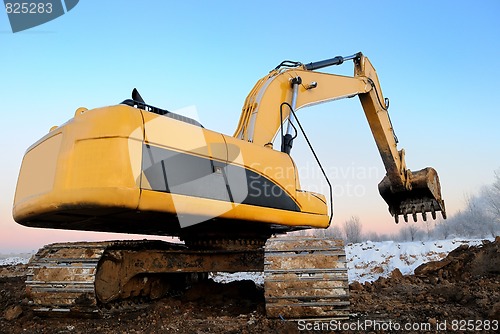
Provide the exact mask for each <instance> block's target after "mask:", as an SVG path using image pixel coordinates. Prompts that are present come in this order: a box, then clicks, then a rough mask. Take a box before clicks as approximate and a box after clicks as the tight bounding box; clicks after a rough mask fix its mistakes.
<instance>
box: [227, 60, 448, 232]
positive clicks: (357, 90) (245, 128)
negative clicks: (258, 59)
mask: <svg viewBox="0 0 500 334" xmlns="http://www.w3.org/2000/svg"><path fill="white" fill-rule="evenodd" d="M346 60H353V61H354V76H352V77H347V76H341V75H335V74H329V73H321V72H316V71H315V70H317V69H321V68H324V67H327V66H332V65H340V64H342V63H343V62H344V61H346ZM356 95H357V96H358V97H359V99H360V101H361V104H362V106H363V110H364V112H365V116H366V119H367V120H368V124H369V126H370V130H371V132H372V134H373V138H374V139H375V143H376V145H377V148H378V151H379V152H380V156H381V158H382V161H383V163H384V167H385V169H386V172H387V173H386V176H385V177H384V179H383V180H382V181H381V182H380V184H379V192H380V194H381V196H382V197H383V198H384V200H385V201H386V202H387V204H388V206H389V212H390V213H391V215H393V216H394V217H395V220H396V222H398V217H399V216H400V215H403V216H404V218H405V220H406V221H407V219H408V217H407V216H408V214H412V215H413V218H414V220H416V217H417V213H421V214H422V216H423V219H424V220H425V219H426V218H427V216H426V213H428V212H430V213H431V214H432V217H433V218H435V217H436V212H437V211H441V212H442V215H443V217H446V211H445V206H444V201H443V200H442V197H441V186H440V183H439V178H438V176H437V172H436V171H435V170H434V169H433V168H430V167H429V168H425V169H422V170H419V171H416V172H412V171H410V170H409V169H407V168H406V163H405V151H404V150H403V149H401V150H398V148H397V144H398V141H397V138H396V135H395V134H394V130H393V127H392V123H391V120H390V118H389V113H388V102H387V100H386V99H384V97H383V95H382V89H381V87H380V82H379V80H378V76H377V73H376V71H375V68H374V67H373V66H372V64H371V63H370V61H369V60H368V58H367V57H365V56H364V55H363V54H362V53H357V54H355V55H352V56H348V57H340V56H337V57H335V58H332V59H327V60H322V61H319V62H314V63H309V64H306V65H303V64H301V63H298V62H289V61H285V62H283V63H282V64H280V65H279V66H278V67H276V68H275V69H274V70H273V71H271V72H270V73H269V74H268V75H267V76H266V77H264V78H262V79H261V80H260V81H258V82H257V84H256V85H255V87H254V89H253V90H252V91H251V92H250V94H249V95H248V97H247V99H246V102H245V105H244V107H243V110H242V115H241V118H240V122H239V124H238V128H237V130H236V132H235V134H234V136H235V137H237V138H239V139H242V140H246V141H249V142H252V143H256V144H259V145H270V144H271V143H272V142H273V141H274V139H275V136H276V134H277V133H278V132H279V130H280V129H281V130H282V132H283V128H282V127H283V123H284V122H285V121H286V119H287V118H288V119H289V123H292V122H293V115H291V113H290V111H289V110H288V109H287V108H281V105H280V104H282V102H283V101H290V105H291V106H292V108H293V109H294V110H298V109H300V108H303V107H307V106H310V105H313V104H318V103H323V102H328V101H332V100H338V99H342V98H346V97H353V96H356ZM287 136H288V137H287ZM291 137H292V136H291V135H290V134H289V133H288V134H287V135H285V136H284V138H282V140H283V142H284V144H283V145H282V151H283V152H286V153H289V152H290V149H291V142H290V139H291Z"/></svg>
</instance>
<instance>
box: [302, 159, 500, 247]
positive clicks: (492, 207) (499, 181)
mask: <svg viewBox="0 0 500 334" xmlns="http://www.w3.org/2000/svg"><path fill="white" fill-rule="evenodd" d="M403 224H405V225H404V226H403V227H402V228H401V229H400V230H399V232H398V233H396V234H379V233H377V232H368V233H364V232H363V229H362V226H363V225H362V223H361V221H360V219H359V217H358V216H352V217H350V218H349V219H347V220H346V221H344V222H343V223H342V224H340V225H339V224H332V226H330V227H329V228H328V229H325V230H307V231H301V232H299V234H302V235H306V234H309V235H311V234H313V235H317V236H322V237H324V236H327V237H332V238H340V239H344V241H345V242H346V243H358V242H362V241H366V240H371V241H386V240H394V241H424V240H436V239H449V238H454V237H464V238H494V237H495V236H497V235H500V168H499V169H498V170H496V171H495V172H494V181H493V184H491V185H488V186H484V187H483V188H482V189H481V190H480V191H479V193H478V194H475V195H471V196H468V197H467V198H466V201H465V206H464V209H462V210H460V211H459V212H457V213H456V214H454V215H453V216H451V217H449V218H448V219H446V220H445V219H438V220H429V219H428V220H427V221H425V222H423V224H422V223H421V222H416V223H415V222H409V223H403Z"/></svg>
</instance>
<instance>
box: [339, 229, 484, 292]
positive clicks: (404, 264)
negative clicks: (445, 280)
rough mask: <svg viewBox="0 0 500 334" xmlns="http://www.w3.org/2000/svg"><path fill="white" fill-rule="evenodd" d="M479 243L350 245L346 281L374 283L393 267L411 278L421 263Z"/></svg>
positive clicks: (455, 240) (386, 242)
mask: <svg viewBox="0 0 500 334" xmlns="http://www.w3.org/2000/svg"><path fill="white" fill-rule="evenodd" d="M481 243H482V240H478V239H465V240H464V239H451V240H434V241H413V242H396V241H383V242H371V241H366V242H362V243H358V244H349V245H347V246H346V257H347V267H348V275H349V282H350V283H352V282H354V281H358V282H360V283H364V282H373V281H376V280H377V279H378V278H379V277H388V276H389V274H390V273H391V272H392V271H393V270H394V269H396V268H398V269H399V270H400V271H401V273H402V274H403V275H410V274H413V272H414V270H415V268H417V267H418V266H420V265H421V264H423V263H426V262H430V261H438V260H441V259H442V258H444V257H446V256H447V255H448V253H449V252H451V251H452V250H454V249H455V248H457V247H459V246H460V245H464V244H465V245H469V246H473V245H479V244H481Z"/></svg>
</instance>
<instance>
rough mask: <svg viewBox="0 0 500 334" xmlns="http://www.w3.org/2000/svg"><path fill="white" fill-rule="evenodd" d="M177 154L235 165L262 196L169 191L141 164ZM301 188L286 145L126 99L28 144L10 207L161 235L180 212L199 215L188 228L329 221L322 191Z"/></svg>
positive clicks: (60, 221)
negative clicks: (277, 194)
mask: <svg viewBox="0 0 500 334" xmlns="http://www.w3.org/2000/svg"><path fill="white" fill-rule="evenodd" d="M158 152H160V153H158ZM164 152H167V153H164ZM148 154H149V155H155V154H156V155H157V156H156V157H155V156H151V157H149V156H148ZM158 154H167V155H168V156H158ZM178 157H181V158H182V159H188V161H191V160H189V159H198V160H195V161H200V162H203V163H205V162H208V163H211V164H214V166H215V165H220V166H221V167H220V168H222V169H224V171H226V169H227V171H226V172H225V173H229V174H228V175H227V176H229V177H233V178H235V175H234V174H235V173H236V174H237V173H240V174H239V177H240V181H243V183H245V182H246V183H248V184H247V185H245V186H248V189H249V195H248V196H247V197H250V196H251V195H252V196H255V195H256V194H257V195H259V196H260V195H262V196H264V198H261V199H259V201H258V202H257V204H255V203H253V204H252V203H250V204H249V203H248V202H249V200H248V199H247V197H244V196H243V197H241V198H239V199H238V198H232V199H231V200H227V199H226V200H224V199H223V198H222V199H221V198H206V197H203V195H202V196H196V195H192V196H189V195H186V194H183V193H182V191H183V189H184V188H182V186H184V184H181V188H180V189H181V190H180V192H181V193H170V192H169V191H174V190H175V189H174V188H175V187H172V185H170V184H169V185H165V187H170V188H172V189H173V190H172V189H167V190H166V189H155V187H156V188H157V187H158V185H157V184H158V182H157V181H158V180H154V178H152V177H151V175H149V174H148V171H149V169H148V167H149V168H150V169H151V170H154V169H155V168H157V169H158V168H159V167H158V166H159V165H160V164H163V163H164V162H168V161H169V158H172V159H174V160H175V159H177V158H178ZM148 159H149V160H151V161H150V162H149V165H148V163H147V161H146V160H148ZM183 167H184V168H186V169H188V170H189V168H195V167H196V166H189V165H186V166H183ZM150 174H151V173H150ZM218 174H220V175H222V173H221V170H220V169H217V167H214V171H213V173H212V174H210V175H208V177H209V179H207V180H208V181H207V182H212V181H211V180H212V179H211V178H214V177H215V180H218V179H217V178H218V177H219V179H222V176H218ZM247 175H251V176H250V177H248V176H247ZM236 176H238V175H236ZM242 177H243V178H245V179H241V178H242ZM252 177H254V178H256V181H255V182H257V181H258V182H260V183H257V184H258V185H262V180H265V182H267V183H266V185H267V184H272V185H273V186H274V187H277V188H276V189H279V190H280V191H282V194H281V196H282V197H283V198H285V199H287V201H288V202H287V203H288V204H287V205H293V206H294V207H296V209H295V211H293V210H290V209H280V208H279V207H278V208H277V207H272V203H271V202H272V201H273V200H274V199H273V194H272V193H271V192H270V193H269V194H265V193H264V191H265V190H266V189H265V188H262V189H257V190H255V191H254V192H253V194H252V193H250V192H251V187H252V186H253V184H252V182H253V179H252ZM257 178H258V180H257ZM262 178H263V179H262ZM236 180H237V179H236ZM259 180H260V181H259ZM169 181H171V180H169ZM195 181H197V180H196V179H195V180H193V182H195ZM237 181H238V180H237ZM155 182H156V184H155ZM164 182H165V183H172V182H167V181H166V179H165V181H164ZM187 183H189V182H187ZM162 184H163V183H162ZM208 184H209V185H210V183H208ZM192 187H197V184H196V183H195V184H194V185H193V186H192ZM216 187H217V185H215V187H214V188H216ZM298 187H299V182H298V179H297V172H296V168H295V165H294V162H293V161H292V159H291V158H290V156H289V155H287V154H284V153H281V152H278V151H275V150H272V149H269V148H266V147H262V146H258V145H255V144H252V143H248V142H245V141H242V140H239V139H235V138H233V137H230V136H226V135H222V134H220V133H217V132H214V131H210V130H207V129H204V128H201V127H198V126H195V125H192V124H188V123H185V122H182V121H179V120H177V119H173V118H170V117H165V116H160V115H157V114H153V113H150V112H147V111H144V110H141V109H137V108H133V107H129V106H125V105H118V106H111V107H106V108H99V109H93V110H86V109H84V108H80V109H78V110H77V112H76V113H75V117H74V118H73V119H71V120H70V121H68V122H67V123H65V124H64V125H62V126H60V127H54V128H53V129H51V132H50V133H49V134H47V135H46V136H45V137H44V138H42V139H41V140H40V141H38V142H37V143H35V144H34V145H33V146H32V147H30V148H29V149H28V151H27V153H26V155H25V157H24V159H23V163H22V167H21V172H20V176H19V180H18V184H17V189H16V196H15V201H14V208H13V215H14V219H15V220H16V221H18V222H19V223H21V224H24V225H27V226H37V227H51V228H65V229H83V230H97V231H114V232H132V233H149V234H168V235H178V234H179V228H182V227H184V226H182V221H183V219H184V218H185V217H196V220H189V221H188V222H187V223H186V225H185V227H187V226H191V225H194V224H198V223H201V222H203V221H204V220H206V221H207V223H209V222H210V221H211V220H213V219H216V220H218V221H221V220H223V221H228V222H232V223H231V224H238V222H245V223H249V222H254V223H264V224H271V225H272V224H277V225H282V226H284V227H287V226H288V227H290V228H294V227H297V226H301V227H302V226H309V227H327V226H328V224H329V219H328V210H327V206H326V204H325V199H324V197H321V196H319V197H318V196H315V195H311V194H309V193H307V192H302V191H299V192H297V189H298ZM222 188H224V187H222ZM188 189H190V188H189V187H188ZM269 189H273V188H271V187H270V188H269ZM237 191H238V189H236V192H237ZM174 192H175V191H174ZM243 195H246V193H244V194H243ZM266 201H269V203H271V204H269V205H270V206H267V205H268V203H267V202H266ZM250 202H251V200H250ZM259 203H261V204H262V205H260V204H259ZM179 222H180V225H181V226H180V227H179Z"/></svg>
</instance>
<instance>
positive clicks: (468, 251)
mask: <svg viewBox="0 0 500 334" xmlns="http://www.w3.org/2000/svg"><path fill="white" fill-rule="evenodd" d="M498 274H500V237H497V238H496V239H495V241H494V242H490V241H488V240H484V241H483V244H482V245H480V246H467V245H462V246H460V247H458V248H457V249H455V250H453V251H452V252H450V253H449V254H448V256H447V257H446V258H444V259H442V260H440V261H432V262H428V263H424V264H422V265H421V266H419V267H417V268H416V269H415V276H418V277H434V278H436V277H437V278H438V279H439V280H441V281H442V280H449V281H460V280H462V281H463V280H469V279H472V278H480V277H484V276H491V275H493V276H495V275H498Z"/></svg>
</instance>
